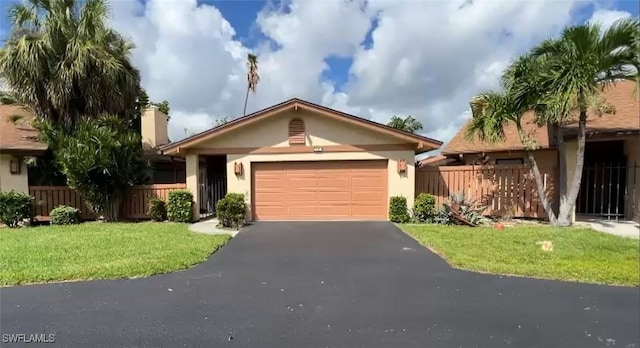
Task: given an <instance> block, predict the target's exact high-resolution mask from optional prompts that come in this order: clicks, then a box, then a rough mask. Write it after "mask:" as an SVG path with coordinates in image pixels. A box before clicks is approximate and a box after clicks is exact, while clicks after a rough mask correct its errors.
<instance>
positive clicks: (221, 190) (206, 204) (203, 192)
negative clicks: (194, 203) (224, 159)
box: [198, 170, 227, 219]
mask: <svg viewBox="0 0 640 348" xmlns="http://www.w3.org/2000/svg"><path fill="white" fill-rule="evenodd" d="M199 187H200V189H199V190H198V191H199V192H198V202H200V218H201V219H202V218H206V217H209V216H213V215H215V213H216V203H217V202H218V201H219V200H220V199H222V198H224V196H225V195H226V194H227V178H226V176H225V175H220V174H218V175H207V172H206V170H204V171H201V172H200V183H199Z"/></svg>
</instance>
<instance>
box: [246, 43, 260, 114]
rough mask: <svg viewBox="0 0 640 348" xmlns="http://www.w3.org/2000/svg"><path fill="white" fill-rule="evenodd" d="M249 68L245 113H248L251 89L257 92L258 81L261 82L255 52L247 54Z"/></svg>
mask: <svg viewBox="0 0 640 348" xmlns="http://www.w3.org/2000/svg"><path fill="white" fill-rule="evenodd" d="M247 69H248V71H247V95H246V96H245V97H244V111H243V113H242V114H243V115H246V114H247V102H248V101H249V91H251V92H253V93H255V92H256V87H258V83H259V82H260V75H258V57H257V56H256V55H255V54H251V53H249V54H247Z"/></svg>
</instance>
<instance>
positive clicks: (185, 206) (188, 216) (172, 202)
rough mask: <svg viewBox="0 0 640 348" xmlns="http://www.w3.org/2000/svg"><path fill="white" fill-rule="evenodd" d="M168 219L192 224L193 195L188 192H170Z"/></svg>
mask: <svg viewBox="0 0 640 348" xmlns="http://www.w3.org/2000/svg"><path fill="white" fill-rule="evenodd" d="M167 218H168V219H169V221H175V222H191V221H192V220H193V194H192V193H191V191H188V190H175V191H170V192H169V202H168V203H167Z"/></svg>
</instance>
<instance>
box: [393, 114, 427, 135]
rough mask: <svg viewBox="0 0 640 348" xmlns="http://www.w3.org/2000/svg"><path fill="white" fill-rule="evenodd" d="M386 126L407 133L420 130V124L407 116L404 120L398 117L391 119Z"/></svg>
mask: <svg viewBox="0 0 640 348" xmlns="http://www.w3.org/2000/svg"><path fill="white" fill-rule="evenodd" d="M387 126H389V127H393V128H395V129H398V130H401V131H405V132H408V133H415V132H417V131H419V130H421V129H422V122H420V121H418V120H416V119H415V118H414V117H413V116H411V115H409V116H407V117H405V118H402V117H399V116H393V117H391V120H389V122H388V123H387Z"/></svg>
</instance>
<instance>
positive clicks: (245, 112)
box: [242, 86, 249, 116]
mask: <svg viewBox="0 0 640 348" xmlns="http://www.w3.org/2000/svg"><path fill="white" fill-rule="evenodd" d="M248 101H249V86H247V95H245V96H244V111H243V112H242V116H246V115H247V102H248Z"/></svg>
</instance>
